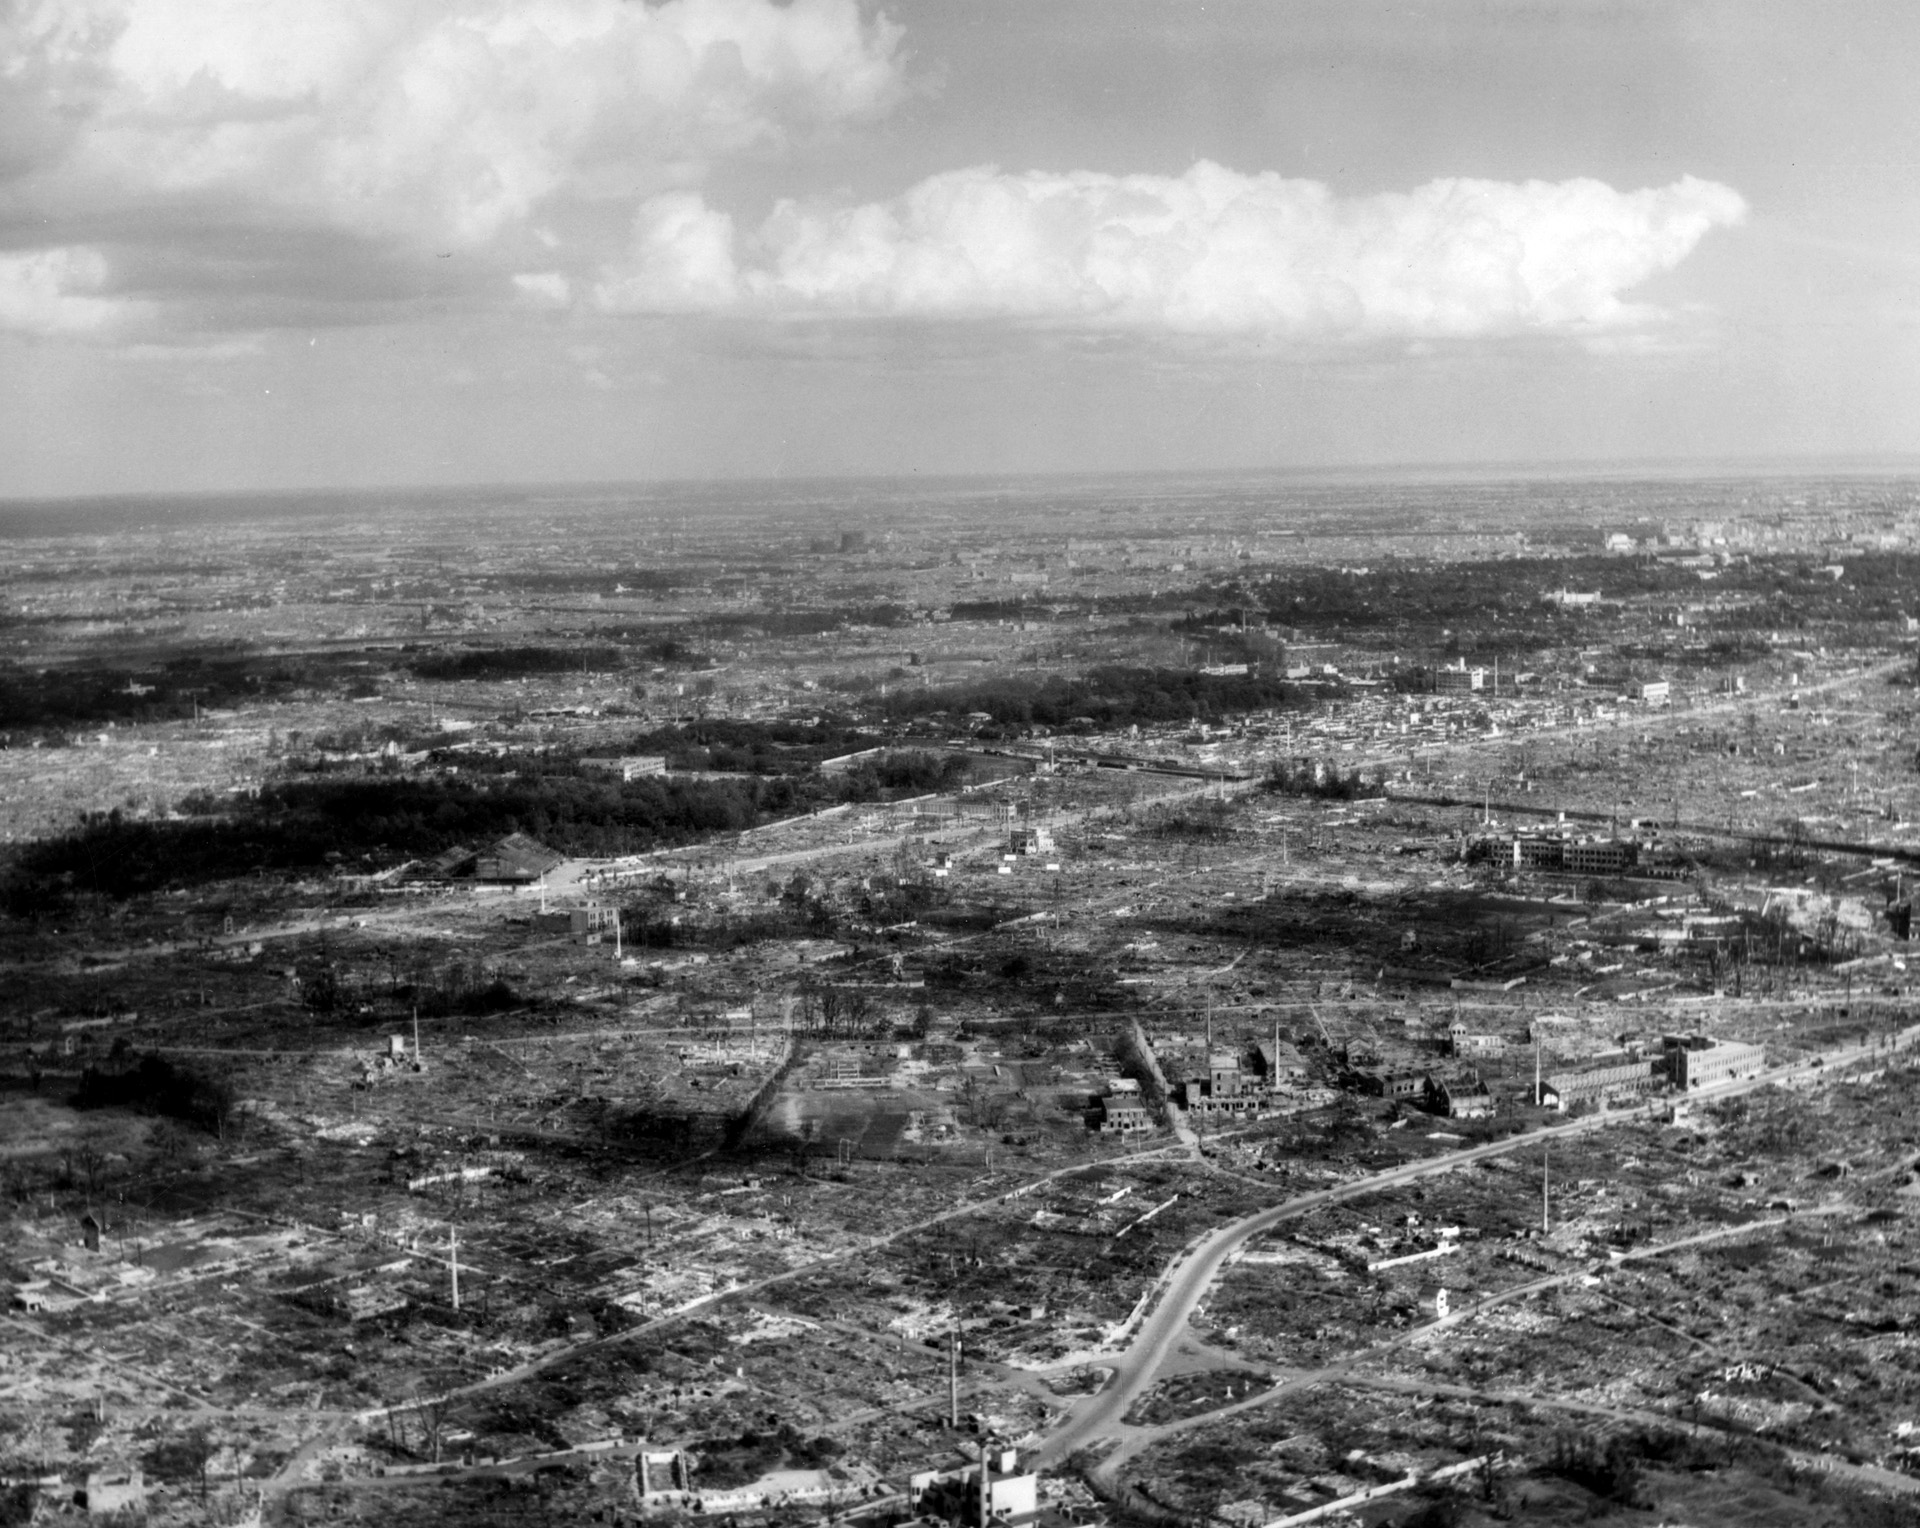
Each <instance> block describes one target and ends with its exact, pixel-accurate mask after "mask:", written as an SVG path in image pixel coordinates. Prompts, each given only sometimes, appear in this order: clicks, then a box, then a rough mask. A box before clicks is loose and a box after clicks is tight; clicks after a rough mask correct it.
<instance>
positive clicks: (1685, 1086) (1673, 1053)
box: [1663, 1035, 1767, 1090]
mask: <svg viewBox="0 0 1920 1528" xmlns="http://www.w3.org/2000/svg"><path fill="white" fill-rule="evenodd" d="M1663 1044H1664V1046H1665V1050H1666V1062H1667V1075H1668V1076H1669V1077H1670V1078H1671V1079H1672V1082H1673V1085H1674V1086H1675V1087H1676V1088H1680V1089H1682V1090H1690V1089H1693V1088H1710V1087H1712V1086H1713V1085H1714V1084H1715V1083H1717V1082H1727V1081H1730V1080H1731V1079H1733V1078H1735V1077H1752V1076H1754V1075H1755V1074H1757V1073H1759V1072H1761V1071H1764V1070H1765V1069H1766V1065H1767V1048H1766V1047H1765V1046H1764V1045H1749V1044H1748V1043H1747V1042H1746V1041H1744V1040H1716V1039H1714V1038H1713V1037H1712V1036H1710V1035H1668V1036H1667V1037H1666V1038H1665V1040H1664V1042H1663Z"/></svg>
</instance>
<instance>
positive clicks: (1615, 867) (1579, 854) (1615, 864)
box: [1561, 838, 1640, 875]
mask: <svg viewBox="0 0 1920 1528" xmlns="http://www.w3.org/2000/svg"><path fill="white" fill-rule="evenodd" d="M1639 855H1640V846H1639V845H1638V844H1636V843H1634V841H1633V840H1632V839H1630V838H1570V839H1568V840H1567V841H1566V844H1565V846H1564V847H1563V849H1562V850H1561V866H1562V868H1563V869H1565V870H1567V871H1568V872H1569V873H1570V874H1573V875H1621V874H1623V873H1624V872H1626V871H1628V870H1631V869H1632V868H1633V864H1634V861H1635V860H1636V859H1638V858H1639Z"/></svg>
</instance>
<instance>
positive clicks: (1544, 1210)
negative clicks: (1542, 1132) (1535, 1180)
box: [1540, 1140, 1553, 1236]
mask: <svg viewBox="0 0 1920 1528" xmlns="http://www.w3.org/2000/svg"><path fill="white" fill-rule="evenodd" d="M1552 1155H1553V1142H1552V1141H1550V1140H1549V1141H1542V1142H1541V1143H1540V1234H1541V1235H1542V1236H1545V1235H1546V1234H1547V1232H1548V1231H1550V1230H1552V1229H1553V1225H1552V1222H1551V1220H1550V1219H1549V1218H1548V1207H1549V1205H1550V1203H1551V1201H1550V1200H1549V1199H1548V1197H1547V1162H1548V1159H1549V1158H1550V1157H1551V1156H1552Z"/></svg>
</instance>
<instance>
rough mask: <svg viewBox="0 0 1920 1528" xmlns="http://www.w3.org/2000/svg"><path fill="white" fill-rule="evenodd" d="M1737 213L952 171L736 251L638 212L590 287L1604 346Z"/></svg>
mask: <svg viewBox="0 0 1920 1528" xmlns="http://www.w3.org/2000/svg"><path fill="white" fill-rule="evenodd" d="M1745 213H1746V204H1745V203H1744V201H1743V200H1742V199H1741V197H1740V196H1739V194H1738V193H1737V192H1735V191H1733V190H1731V189H1730V188H1728V187H1726V186H1723V185H1719V184H1716V183H1714V182H1712V181H1705V180H1698V179H1695V178H1693V177H1691V176H1688V177H1686V178H1684V179H1682V180H1678V181H1676V182H1674V183H1673V184H1672V185H1669V186H1664V187H1660V188H1657V189H1650V190H1640V191H1617V190H1615V189H1614V188H1612V187H1611V186H1608V185H1606V184H1604V183H1602V182H1600V181H1596V180H1569V181H1560V182H1544V181H1525V182H1504V181H1490V180H1459V179H1449V180H1435V181H1430V182H1428V183H1427V184H1426V185H1423V186H1420V187H1418V188H1417V189H1415V190H1413V191H1409V192H1403V193H1402V192H1396V193H1390V194H1383V195H1375V196H1365V197H1354V198H1347V199H1341V198H1338V197H1336V196H1334V195H1333V193H1332V192H1331V191H1330V190H1329V189H1328V188H1327V187H1326V186H1324V185H1321V184H1319V183H1317V182H1314V181H1308V180H1290V179H1286V178H1283V177H1281V176H1279V175H1276V174H1271V173H1269V174H1260V175H1243V174H1239V173H1237V172H1235V171H1232V170H1228V169H1224V168H1222V167H1221V166H1219V165H1215V164H1209V163H1206V162H1202V163H1199V164H1196V165H1195V166H1194V167H1193V168H1192V169H1190V170H1189V171H1187V172H1186V174H1184V175H1181V176H1158V175H1107V174H1097V173H1093V172H1079V173H1074V174H1064V175H1062V174H1049V173H1044V172H1033V173H1029V174H1024V175H1008V174H1003V173H1001V172H1000V171H998V170H997V169H994V168H992V167H981V168H973V169H965V170H956V171H953V172H950V173H947V174H942V175H935V176H933V177H931V178H930V179H927V180H924V181H922V182H920V183H919V184H918V185H916V186H914V187H913V188H912V189H910V190H909V191H907V192H906V193H905V194H904V195H902V196H900V197H897V198H895V199H893V200H891V201H886V202H872V203H866V204H863V205H857V206H812V205H801V204H799V203H796V202H791V201H787V202H782V203H780V204H779V205H778V206H776V207H775V209H774V211H773V213H772V215H771V216H770V217H769V218H768V219H767V220H766V222H765V223H764V224H763V225H762V226H761V227H760V229H759V230H758V232H757V233H756V234H755V236H754V237H753V238H752V239H751V240H749V241H746V246H747V247H746V248H745V249H744V250H743V249H742V248H740V247H739V244H740V241H737V240H736V239H735V237H734V235H733V228H732V224H731V220H730V219H728V218H727V217H726V216H725V215H724V214H721V213H718V212H715V211H712V210H711V209H709V208H707V207H706V205H705V203H704V202H703V201H702V200H701V198H700V197H698V196H697V195H693V194H689V193H674V194H672V195H670V196H666V197H661V198H657V199H655V200H653V201H651V202H649V203H647V204H646V205H644V206H642V208H641V209H640V212H639V216H638V217H637V219H636V221H635V225H634V236H633V243H632V248H631V250H630V253H629V256H628V258H627V259H626V261H625V262H624V263H623V264H621V265H620V266H618V267H615V268H612V269H610V270H608V271H607V272H606V273H605V274H604V276H603V279H602V280H601V282H600V284H599V285H598V287H597V288H596V291H595V296H596V299H597V301H598V302H599V303H600V305H601V306H603V307H605V308H607V309H610V310H613V311H624V312H679V311H686V310H688V309H689V308H695V309H706V310H712V311H722V312H725V311H732V312H763V313H774V314H777V313H786V312H816V313H831V314H848V315H874V316H886V317H918V318H969V317H990V318H1005V319H1019V320H1035V321H1047V322H1056V323H1057V322H1065V323H1075V324H1084V325H1100V326H1114V327H1134V328H1143V329H1163V330H1172V331H1184V332H1199V333H1206V332H1222V333H1232V332H1259V333H1271V334H1280V335H1292V336H1306V337H1317V336H1331V337H1341V336H1353V337H1362V338H1364V337H1390V338H1402V339H1405V338H1413V339H1441V338H1454V337H1469V336H1482V335H1496V334H1512V333H1528V332H1536V333H1537V332H1547V333H1576V334H1577V333H1595V332H1604V331H1608V330H1614V329H1619V328H1622V327H1628V326H1631V325H1633V324H1635V323H1637V322H1644V321H1647V320H1650V319H1652V318H1655V317H1657V316H1658V315H1657V314H1656V313H1655V312H1654V310H1651V309H1649V308H1646V307H1641V306H1635V305H1633V304H1630V303H1629V302H1627V301H1626V300H1625V299H1624V297H1623V294H1624V293H1626V292H1629V291H1630V290H1631V289H1632V288H1634V287H1635V286H1637V285H1638V284H1640V283H1641V282H1643V281H1645V280H1646V279H1647V278H1648V277H1650V276H1653V275H1655V274H1657V273H1658V272H1661V271H1665V270H1670V269H1672V268H1673V267H1674V266H1675V265H1677V264H1679V262H1680V261H1682V260H1683V259H1685V258H1686V256H1687V255H1688V254H1689V253H1690V252H1691V251H1692V250H1693V249H1694V247H1695V246H1696V245H1697V244H1698V243H1699V242H1700V240H1701V239H1702V238H1703V237H1704V236H1705V235H1706V234H1707V232H1708V231H1709V230H1711V229H1713V228H1715V227H1724V226H1728V225H1732V224H1735V223H1738V222H1739V221H1740V220H1741V219H1742V218H1743V217H1744V216H1745Z"/></svg>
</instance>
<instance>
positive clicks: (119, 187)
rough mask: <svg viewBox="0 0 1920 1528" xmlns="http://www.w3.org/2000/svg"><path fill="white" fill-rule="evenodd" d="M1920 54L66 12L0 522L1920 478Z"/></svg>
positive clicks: (6, 216)
mask: <svg viewBox="0 0 1920 1528" xmlns="http://www.w3.org/2000/svg"><path fill="white" fill-rule="evenodd" d="M1917 61H1920V10H1917V9H1916V8H1914V7H1911V6H1905V5H1900V4H1895V3H1884V4H1870V3H1848V0H1840V3H1833V4H1813V3H1792V4H1788V3H1769V0H1721V3H1692V0H1671V3H1667V0H1645V3H1630V0H1475V3H1467V0H1459V3H1440V0H1436V3H1428V4H1418V3H1415V4H1403V5H1387V4H1377V3H1369V0H1326V3H1317V0H1297V3H1267V0H1245V3H1225V4H1222V3H1209V4H1207V5H1204V6H1202V5H1200V4H1198V3H1169V0H1152V3H1144V0H1053V3H1033V0H967V3H966V4H964V5H957V4H953V3H951V0H904V3H893V4H887V5H884V6H879V7H876V6H871V5H868V6H862V5H857V4H855V3H854V0H792V3H790V4H775V3H773V0H666V3H663V4H658V5H641V4H634V3H628V4H621V3H618V0H20V3H17V4H15V5H14V6H13V7H11V8H10V9H9V10H8V11H6V12H5V14H4V15H0V496H6V497H22V496H36V497H37V496H60V495H68V494H77V495H85V494H103V493H128V492H161V493H168V492H192V491H208V490H211V491H232V490H256V489H265V490H272V489H317V488H333V487H339V488H353V487H361V486H374V485H407V484H416V485H422V486H435V485H454V484H462V483H475V484H484V483H498V482H519V483H534V482H566V481H602V482H605V481H618V480H626V479H649V478H671V479H702V478H728V477H756V476H792V477H816V476H902V477H910V476H913V475H916V474H919V475H938V476H946V475H972V474H988V475H998V474H1007V475H1016V474H1025V473H1060V472H1068V473H1103V472H1134V471H1176V472H1177V471H1205V470H1240V469H1253V470H1259V469H1282V470H1287V469H1293V470H1308V471H1315V470H1339V469H1341V468H1391V467H1405V468H1409V469H1412V470H1420V469H1422V468H1426V469H1443V468H1447V467H1449V466H1458V467H1460V468H1464V469H1470V470H1477V471H1485V472H1487V473H1488V474H1489V475H1495V474H1498V473H1499V472H1500V471H1501V470H1502V469H1503V468H1505V469H1511V470H1515V471H1526V470H1529V469H1532V470H1554V469H1556V468H1565V469H1574V470H1579V469H1590V470H1598V471H1604V470H1611V469H1612V468H1615V467H1630V466H1632V465H1633V464H1647V465H1651V464H1654V463H1664V464H1666V465H1667V466H1669V467H1673V468H1683V467H1684V466H1685V464H1687V463H1689V462H1698V463H1699V465H1700V466H1701V467H1703V468H1709V469H1710V468H1711V467H1713V466H1715V465H1720V466H1722V467H1724V466H1726V465H1728V464H1731V463H1735V462H1748V463H1752V464H1755V465H1760V464H1763V463H1772V464H1779V465H1781V466H1782V467H1785V466H1787V465H1789V464H1792V463H1795V462H1801V463H1804V465H1805V466H1806V467H1807V468H1809V469H1810V470H1817V469H1818V468H1819V467H1820V466H1821V465H1823V464H1832V463H1836V462H1841V461H1847V462H1854V463H1860V464H1867V463H1868V462H1869V461H1870V459H1875V458H1882V459H1887V460H1888V461H1889V463H1890V464H1891V463H1892V462H1894V461H1896V460H1898V459H1901V458H1906V459H1907V460H1908V462H1909V463H1910V462H1911V461H1912V460H1913V459H1914V458H1916V457H1917V456H1920V407H1916V405H1920V178H1917V177H1916V176H1915V175H1914V173H1913V157H1914V148H1913V145H1914V144H1916V143H1920V99H1917V93H1916V92H1914V91H1913V90H1912V89H1911V87H1910V77H1911V75H1912V73H1913V67H1914V65H1915V63H1916V62H1917Z"/></svg>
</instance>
